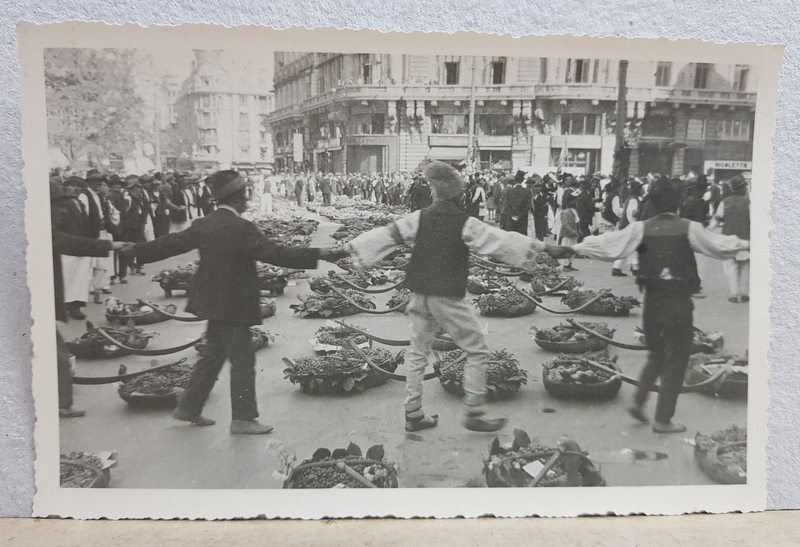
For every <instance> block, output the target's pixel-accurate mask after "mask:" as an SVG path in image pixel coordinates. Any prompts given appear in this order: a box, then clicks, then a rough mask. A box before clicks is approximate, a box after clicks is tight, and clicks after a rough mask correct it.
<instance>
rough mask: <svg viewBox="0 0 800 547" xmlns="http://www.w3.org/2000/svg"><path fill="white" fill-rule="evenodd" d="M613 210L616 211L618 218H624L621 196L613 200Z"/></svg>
mask: <svg viewBox="0 0 800 547" xmlns="http://www.w3.org/2000/svg"><path fill="white" fill-rule="evenodd" d="M611 210H612V211H614V214H615V215H616V216H617V218H622V203H620V201H619V196H614V197H613V198H611Z"/></svg>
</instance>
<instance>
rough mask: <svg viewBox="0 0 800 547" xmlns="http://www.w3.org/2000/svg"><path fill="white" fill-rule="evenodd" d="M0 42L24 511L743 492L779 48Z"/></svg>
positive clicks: (754, 493) (35, 38) (755, 490)
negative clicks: (19, 328)
mask: <svg viewBox="0 0 800 547" xmlns="http://www.w3.org/2000/svg"><path fill="white" fill-rule="evenodd" d="M84 27H85V28H87V29H88V28H91V29H92V31H93V32H92V33H82V32H80V33H78V34H75V33H74V31H75V30H76V29H82V28H84ZM112 30H113V32H112ZM20 39H21V44H22V51H23V57H22V66H23V69H24V70H23V74H24V78H23V84H24V85H23V91H24V96H23V104H24V108H23V115H24V117H23V122H24V129H25V136H24V142H23V151H24V154H25V158H26V171H25V180H26V184H27V187H28V191H29V201H28V209H27V216H28V226H29V228H28V232H29V238H30V248H29V251H28V255H29V257H30V267H29V278H30V286H31V291H32V298H33V313H34V318H35V321H36V322H35V327H34V343H35V345H36V348H35V356H34V394H35V396H36V405H37V416H38V423H37V432H36V436H37V447H38V453H37V454H38V455H37V488H38V494H37V498H36V506H37V507H36V513H37V514H39V515H46V514H58V515H61V516H77V517H101V516H107V517H112V518H120V517H173V516H181V517H208V518H213V517H238V516H256V515H260V514H264V515H267V516H268V517H303V518H322V517H325V516H330V517H341V516H367V515H375V516H386V515H394V516H403V517H410V516H441V517H450V516H457V515H464V516H480V515H484V514H494V515H497V516H523V515H533V514H537V515H553V516H556V515H578V514H585V513H606V512H609V511H611V512H616V513H618V514H626V513H679V512H687V511H700V510H705V511H732V510H757V509H761V508H763V507H764V503H765V482H764V446H765V443H766V421H765V420H766V418H765V412H766V404H767V392H766V379H767V361H766V348H767V344H768V339H769V328H768V321H767V308H768V304H769V290H768V287H769V270H768V267H767V263H768V262H767V259H766V257H767V237H766V234H767V232H768V229H769V222H770V221H769V215H768V204H769V196H770V187H771V182H770V181H771V173H772V168H771V154H770V146H771V144H770V139H771V134H772V116H773V111H772V108H773V101H774V97H775V86H776V77H777V76H776V74H777V66H778V63H779V59H780V57H779V54H780V51H779V50H778V49H771V48H768V47H760V46H755V45H745V44H727V45H718V44H705V43H700V42H688V41H687V42H670V41H660V40H628V39H599V38H580V39H579V38H571V37H550V38H541V37H525V38H519V39H513V38H510V37H507V36H503V37H497V36H488V35H477V34H464V33H462V34H456V35H436V34H418V35H417V34H415V35H400V34H396V35H395V34H381V33H377V32H367V31H335V30H331V29H317V30H287V31H275V30H270V29H255V28H247V29H244V28H242V29H222V28H214V27H196V26H188V27H176V28H169V29H167V28H149V29H141V28H134V27H128V26H124V27H119V28H114V29H112V28H111V27H105V26H104V25H97V24H92V25H87V24H72V23H70V24H61V25H49V26H46V27H37V26H34V25H24V26H23V27H22V28H21V31H20ZM48 181H49V186H48ZM453 181H457V182H453ZM453 184H457V186H458V187H457V189H456V190H452V188H453V186H452V185H453ZM48 192H49V194H48ZM232 196H233V197H234V198H235V197H236V196H241V198H242V201H241V203H239V202H238V201H236V200H235V199H233V200H232V199H231V197H232ZM443 204H444V205H443ZM443 207H444V208H445V209H446V208H447V207H451V209H447V211H450V212H446V213H445V212H442V211H443V209H442V208H443ZM419 211H421V212H419ZM448 219H456V220H448ZM453 222H455V223H456V224H453ZM454 238H455V239H454ZM750 241H752V242H753V244H752V248H751V247H750V245H749V242H750ZM276 244H277V246H275V245H276ZM573 246H574V248H573ZM314 249H323V250H322V252H321V254H320V253H319V252H318V251H316V250H314ZM568 249H569V250H570V251H568ZM317 258H319V260H318V261H317ZM462 295H465V296H463V297H462ZM426 362H427V363H428V366H427V367H425V368H424V370H423V369H422V367H423V366H424V365H425V363H426ZM481 370H486V372H481ZM423 375H424V376H423ZM502 420H505V421H503V422H502V423H501V421H502ZM214 422H215V423H214ZM748 437H749V438H748ZM360 488H364V489H374V490H375V491H374V492H361V491H359V490H358V489H360Z"/></svg>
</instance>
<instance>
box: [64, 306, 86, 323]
mask: <svg viewBox="0 0 800 547" xmlns="http://www.w3.org/2000/svg"><path fill="white" fill-rule="evenodd" d="M67 315H69V316H70V317H72V318H73V319H78V320H79V321H80V320H83V319H86V314H85V313H83V312H82V311H81V308H80V306H72V307H69V308H67Z"/></svg>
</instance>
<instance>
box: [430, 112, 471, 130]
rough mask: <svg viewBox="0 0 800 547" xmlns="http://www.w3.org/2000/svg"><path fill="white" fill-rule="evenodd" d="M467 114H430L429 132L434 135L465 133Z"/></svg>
mask: <svg viewBox="0 0 800 547" xmlns="http://www.w3.org/2000/svg"><path fill="white" fill-rule="evenodd" d="M467 127H469V116H464V115H463V114H431V133H433V134H435V135H466V134H467Z"/></svg>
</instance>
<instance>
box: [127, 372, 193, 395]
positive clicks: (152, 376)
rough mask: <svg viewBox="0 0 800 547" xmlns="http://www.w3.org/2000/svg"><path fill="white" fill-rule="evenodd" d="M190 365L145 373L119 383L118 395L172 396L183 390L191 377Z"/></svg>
mask: <svg viewBox="0 0 800 547" xmlns="http://www.w3.org/2000/svg"><path fill="white" fill-rule="evenodd" d="M192 368H193V367H192V365H185V364H180V365H174V366H171V367H169V368H165V369H161V370H157V371H154V372H146V373H145V374H141V375H139V376H137V377H135V378H131V379H130V380H126V381H124V382H121V383H120V386H119V393H120V395H128V396H131V395H150V396H157V395H174V394H176V390H180V391H182V390H184V389H186V386H187V385H188V384H189V378H190V377H191V376H192Z"/></svg>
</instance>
